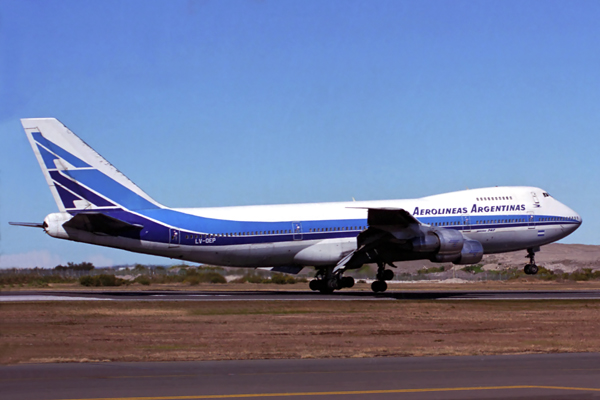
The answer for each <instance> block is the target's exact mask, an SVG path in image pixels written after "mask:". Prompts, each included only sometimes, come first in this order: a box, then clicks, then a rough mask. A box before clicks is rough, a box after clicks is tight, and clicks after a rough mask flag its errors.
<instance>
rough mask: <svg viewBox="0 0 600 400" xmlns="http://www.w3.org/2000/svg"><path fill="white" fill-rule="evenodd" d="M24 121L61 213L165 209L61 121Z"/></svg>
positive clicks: (50, 119) (44, 119)
mask: <svg viewBox="0 0 600 400" xmlns="http://www.w3.org/2000/svg"><path fill="white" fill-rule="evenodd" d="M21 122H22V124H23V128H25V132H26V133H27V136H28V139H29V141H30V143H31V146H32V148H33V151H34V153H35V154H36V156H37V158H38V161H39V163H40V166H41V167H42V170H43V172H44V175H45V177H46V180H47V182H48V185H49V186H50V189H51V191H52V194H53V196H54V199H55V201H56V203H57V205H58V208H59V209H60V211H77V210H84V209H98V208H115V207H119V208H125V209H130V210H135V209H153V208H161V206H160V205H159V204H158V203H156V202H155V201H154V200H152V199H151V198H150V197H149V196H148V195H147V194H146V193H144V192H143V191H142V190H141V189H140V188H138V187H137V186H136V185H135V184H134V183H133V182H131V181H130V180H129V179H127V177H126V176H125V175H123V174H122V173H121V172H119V171H118V170H117V169H116V168H115V167H113V166H112V165H111V164H110V163H109V162H108V161H106V160H105V159H104V158H102V156H100V155H99V154H98V153H96V152H95V151H94V150H93V149H92V148H91V147H89V146H88V145H87V144H86V143H85V142H83V141H82V140H81V139H80V138H79V137H77V136H76V135H75V134H74V133H73V132H71V131H70V130H69V129H68V128H67V127H66V126H64V125H63V124H61V123H60V122H59V121H58V120H56V119H54V118H39V119H23V120H21Z"/></svg>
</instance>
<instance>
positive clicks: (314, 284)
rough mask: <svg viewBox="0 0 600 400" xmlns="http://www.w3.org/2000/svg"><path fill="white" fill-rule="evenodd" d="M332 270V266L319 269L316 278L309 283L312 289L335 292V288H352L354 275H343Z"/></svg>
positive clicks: (325, 292) (328, 292) (326, 292)
mask: <svg viewBox="0 0 600 400" xmlns="http://www.w3.org/2000/svg"><path fill="white" fill-rule="evenodd" d="M332 270H333V269H332V268H327V269H320V270H318V271H317V274H316V275H315V279H313V280H312V281H310V283H309V284H308V287H310V290H314V291H317V290H318V291H319V292H321V293H323V294H330V293H333V291H334V290H339V289H343V288H351V287H352V286H354V278H353V277H351V276H342V274H341V273H337V274H333V273H332Z"/></svg>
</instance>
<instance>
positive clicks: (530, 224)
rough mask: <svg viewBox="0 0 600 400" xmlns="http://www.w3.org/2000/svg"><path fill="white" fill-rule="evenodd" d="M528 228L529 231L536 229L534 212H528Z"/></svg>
mask: <svg viewBox="0 0 600 400" xmlns="http://www.w3.org/2000/svg"><path fill="white" fill-rule="evenodd" d="M527 227H528V228H529V229H534V228H535V214H534V213H533V211H528V212H527Z"/></svg>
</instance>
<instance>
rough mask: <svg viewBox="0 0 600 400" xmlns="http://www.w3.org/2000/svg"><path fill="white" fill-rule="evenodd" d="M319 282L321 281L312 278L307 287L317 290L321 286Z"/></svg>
mask: <svg viewBox="0 0 600 400" xmlns="http://www.w3.org/2000/svg"><path fill="white" fill-rule="evenodd" d="M321 283H322V282H321V281H320V280H319V279H313V280H312V281H310V283H309V284H308V287H309V288H310V290H313V291H317V290H319V289H320V288H321Z"/></svg>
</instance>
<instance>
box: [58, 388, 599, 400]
mask: <svg viewBox="0 0 600 400" xmlns="http://www.w3.org/2000/svg"><path fill="white" fill-rule="evenodd" d="M507 389H549V390H571V391H586V392H600V388H581V387H566V386H533V385H522V386H474V387H456V388H425V389H391V390H348V391H337V392H291V393H245V394H208V395H198V396H158V397H156V396H153V397H102V398H93V399H89V398H88V399H70V400H193V399H241V398H260V397H294V396H340V395H341V396H346V395H352V394H390V393H427V392H459V391H475V390H507Z"/></svg>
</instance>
